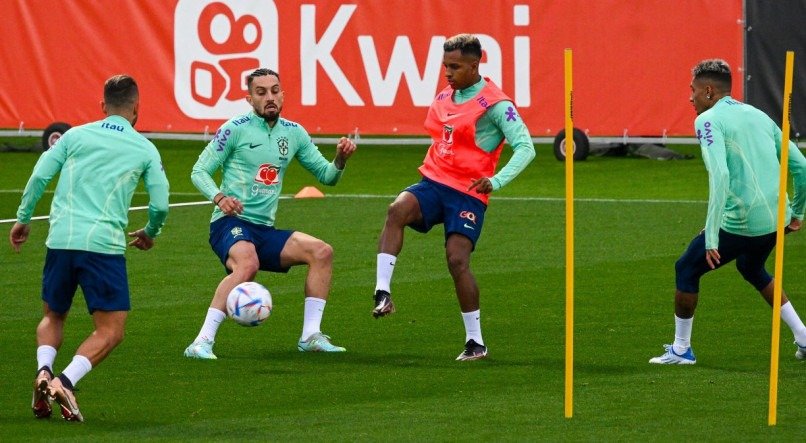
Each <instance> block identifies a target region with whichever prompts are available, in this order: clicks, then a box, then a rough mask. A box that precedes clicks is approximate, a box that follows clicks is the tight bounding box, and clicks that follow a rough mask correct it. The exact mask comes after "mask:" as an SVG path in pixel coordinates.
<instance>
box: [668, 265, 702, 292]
mask: <svg viewBox="0 0 806 443" xmlns="http://www.w3.org/2000/svg"><path fill="white" fill-rule="evenodd" d="M674 274H675V287H676V288H677V289H678V290H679V291H682V292H688V293H697V292H700V291H699V286H700V275H698V274H697V273H696V272H694V270H693V269H692V267H691V265H690V264H689V263H688V262H687V261H686V260H685V259H684V257H681V258H679V259H678V260H677V261H676V262H675V264H674Z"/></svg>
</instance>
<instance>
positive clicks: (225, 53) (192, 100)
mask: <svg viewBox="0 0 806 443" xmlns="http://www.w3.org/2000/svg"><path fill="white" fill-rule="evenodd" d="M174 14H175V15H174V60H175V67H174V69H175V71H174V97H175V98H176V103H177V104H178V105H179V109H181V110H182V112H184V113H185V114H186V115H187V116H188V117H192V118H203V119H228V118H230V117H232V115H233V114H237V113H240V112H244V111H245V110H246V109H248V108H247V107H248V105H247V104H246V103H245V100H244V97H245V96H246V94H247V90H246V77H247V76H248V75H249V73H250V72H252V71H254V70H255V69H257V68H270V69H274V70H277V69H278V64H279V62H278V60H279V57H278V47H279V43H278V31H277V29H278V27H279V24H278V19H277V6H276V5H275V4H274V2H273V1H271V0H264V1H259V2H256V1H250V0H227V1H226V2H223V1H216V0H179V2H178V4H177V5H176V10H175V12H174Z"/></svg>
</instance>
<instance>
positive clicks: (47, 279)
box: [42, 248, 131, 314]
mask: <svg viewBox="0 0 806 443" xmlns="http://www.w3.org/2000/svg"><path fill="white" fill-rule="evenodd" d="M79 286H81V290H82V292H84V300H86V302H87V310H88V311H89V312H90V314H92V313H93V312H95V311H128V310H129V309H131V305H130V302H129V280H128V278H127V276H126V258H125V257H124V256H123V254H101V253H99V252H88V251H74V250H69V249H50V248H48V251H47V254H46V255H45V269H44V271H43V272H42V300H43V301H44V302H45V303H47V304H48V307H49V308H50V310H51V311H54V312H58V313H59V314H65V313H67V311H69V310H70V306H71V305H72V304H73V297H74V296H75V295H76V289H78V287H79Z"/></svg>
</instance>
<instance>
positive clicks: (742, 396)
mask: <svg viewBox="0 0 806 443" xmlns="http://www.w3.org/2000/svg"><path fill="white" fill-rule="evenodd" d="M158 146H159V147H160V150H161V153H162V156H163V161H164V163H165V166H166V171H167V172H168V175H169V178H170V180H171V187H172V192H173V193H174V194H173V197H172V202H183V201H198V200H199V199H200V198H199V195H198V194H197V193H196V191H195V188H194V187H193V185H192V184H191V183H190V179H189V170H190V167H191V166H192V164H193V162H194V161H195V159H196V157H197V156H198V153H199V151H200V149H201V146H202V144H201V143H199V142H176V141H160V142H158ZM424 149H425V148H424V147H421V146H416V147H393V148H390V147H370V146H361V147H360V149H359V151H358V153H357V154H356V155H355V157H354V158H353V159H351V161H350V164H349V166H348V171H347V172H346V173H345V176H344V178H343V180H342V182H341V183H340V184H339V185H337V187H335V188H323V187H320V189H323V190H324V191H325V193H326V194H331V197H330V198H325V199H323V200H320V199H315V200H283V201H282V202H281V203H280V209H279V211H278V225H279V226H280V227H292V228H294V229H298V230H302V231H304V232H307V233H310V234H312V235H315V236H318V237H320V238H323V239H325V240H326V241H328V242H329V243H331V244H332V245H333V246H334V248H335V251H336V256H335V263H334V280H333V289H332V291H331V300H330V301H329V303H328V305H327V309H326V312H325V317H324V322H323V330H324V332H326V333H328V334H330V335H331V336H332V337H333V340H334V342H335V343H336V344H340V345H344V346H346V347H347V349H348V352H347V353H346V354H344V355H315V354H313V355H312V354H302V353H299V352H298V351H297V350H296V346H295V344H296V340H297V339H298V335H299V332H300V327H301V322H302V318H301V317H302V303H303V295H302V283H303V279H304V275H305V269H303V268H299V267H298V268H294V269H293V270H292V271H291V272H290V273H289V274H287V275H279V274H268V273H260V274H259V275H258V278H257V280H258V281H260V282H262V283H263V284H265V285H266V286H267V287H268V288H269V289H270V290H271V291H272V294H273V298H274V303H275V310H274V312H273V315H272V317H271V318H270V319H269V320H268V321H267V322H266V323H265V324H264V325H261V326H260V327H257V328H243V327H239V326H237V325H235V324H234V323H231V322H227V323H225V324H224V325H223V326H222V328H221V330H220V332H219V334H218V337H217V344H216V353H217V355H218V356H219V360H217V361H215V362H201V361H191V360H187V359H185V358H184V357H182V350H183V349H184V347H185V346H186V345H187V344H188V343H189V342H190V341H191V340H192V339H193V338H194V337H195V335H196V333H197V332H198V328H199V326H200V325H201V322H202V320H203V317H204V313H205V311H206V307H207V305H208V303H209V299H210V296H211V292H212V290H213V288H214V287H215V285H216V284H217V283H218V281H219V279H220V278H221V277H222V275H223V274H222V270H221V267H220V265H219V264H218V262H217V260H216V258H215V257H214V255H213V254H212V252H211V251H210V250H209V246H208V244H207V229H208V223H207V221H208V219H209V211H210V209H211V207H210V206H207V205H204V206H188V207H177V208H172V210H171V213H170V215H169V220H168V225H167V226H166V228H165V230H164V235H163V236H161V237H160V238H159V239H158V240H157V246H156V247H155V249H154V250H152V251H148V252H142V251H135V250H133V251H130V252H128V254H127V260H128V267H129V276H130V285H131V292H132V305H133V310H132V312H131V313H130V316H129V320H128V324H127V336H126V340H125V341H124V342H123V344H121V345H120V347H118V348H117V349H116V350H115V351H114V352H113V353H112V354H111V355H110V357H109V358H108V359H107V360H106V361H104V362H103V363H102V364H101V365H100V366H99V367H98V368H96V369H95V370H93V371H92V372H91V373H90V374H89V375H88V376H87V377H85V378H84V379H82V380H81V382H80V384H79V391H78V392H77V396H78V401H79V404H80V406H81V410H82V412H83V414H84V416H85V417H86V420H87V422H86V423H84V424H81V425H76V424H71V423H63V422H62V421H61V420H60V419H57V418H56V417H54V418H53V419H51V420H45V421H40V420H35V419H33V417H32V416H31V413H30V410H29V408H28V405H29V399H30V389H31V382H32V379H33V375H34V370H35V369H36V368H35V366H36V361H35V353H34V351H35V340H34V329H35V327H36V324H37V322H38V321H39V318H40V315H41V308H40V305H41V301H40V300H39V297H38V293H39V287H40V281H41V268H42V263H43V260H44V247H43V243H44V238H45V235H46V231H47V224H46V223H45V222H44V221H38V222H34V225H33V230H32V235H31V239H30V240H29V242H28V243H27V244H26V245H25V246H24V250H23V252H22V253H21V254H14V253H13V252H11V251H10V248H8V247H4V248H0V263H1V264H2V269H3V270H4V271H5V272H4V273H3V277H2V281H3V288H4V291H3V295H2V296H0V324H2V325H3V332H2V334H0V355H2V356H3V357H2V359H0V362H2V363H0V392H2V393H3V394H4V395H3V396H2V398H0V410H2V411H3V413H2V414H0V439H2V440H4V441H15V440H80V441H108V440H126V441H130V440H133V439H138V440H163V441H171V440H189V439H194V440H209V441H212V440H215V441H223V440H245V439H264V440H272V441H311V440H313V441H356V440H367V441H412V440H417V441H421V440H428V441H457V440H471V439H473V440H488V441H524V440H546V441H557V440H572V441H574V440H632V441H635V440H641V441H667V440H695V439H696V440H715V441H719V440H723V441H728V440H732V441H735V440H741V441H762V440H763V441H769V440H778V441H796V440H800V439H801V438H802V436H803V433H804V430H806V425H804V423H806V413H804V410H803V408H802V401H801V396H802V394H803V392H806V379H804V377H803V376H802V375H803V371H804V370H806V365H805V364H804V362H800V361H796V360H795V359H794V357H793V353H794V347H793V346H792V344H791V334H790V333H789V331H788V329H787V328H785V327H784V328H782V331H781V359H780V374H779V380H780V382H779V393H778V425H777V426H775V427H770V426H767V405H768V403H767V402H768V389H769V366H770V310H769V309H768V308H767V307H766V305H765V304H764V303H763V302H762V301H761V298H760V297H758V296H757V295H756V294H755V291H753V290H752V288H751V287H750V286H749V285H747V284H746V283H745V282H744V281H742V280H741V277H740V276H739V274H738V273H737V272H736V270H735V269H734V268H733V267H732V266H729V267H727V268H726V269H722V270H720V271H718V272H715V273H712V274H710V275H708V276H706V277H705V278H704V279H703V284H702V297H701V300H700V306H699V309H698V311H697V316H696V321H695V326H694V335H693V343H694V348H695V351H696V352H697V357H698V363H697V365H695V366H693V367H656V366H650V365H649V364H647V360H648V359H649V358H650V357H652V356H655V355H658V354H659V353H661V352H662V348H661V346H660V345H661V344H663V343H668V342H669V341H670V340H671V339H672V338H673V337H672V336H673V322H672V312H673V311H672V307H673V303H672V290H673V281H674V269H673V264H674V261H675V260H676V258H677V256H678V255H679V254H680V253H681V252H682V251H683V249H684V248H685V246H686V245H687V244H688V241H689V240H690V238H691V237H692V236H693V235H695V234H696V233H697V232H698V231H699V229H700V228H701V227H702V224H703V222H704V217H705V210H706V205H705V203H704V200H705V198H706V197H707V177H706V174H705V171H704V168H703V166H702V162H701V160H688V161H670V162H659V161H652V160H645V159H637V158H609V157H602V158H591V159H589V160H588V161H586V162H580V163H578V164H577V165H576V169H575V175H576V182H575V190H576V196H577V199H578V200H577V202H576V203H575V208H576V238H575V243H576V278H575V285H576V294H575V299H576V305H575V308H576V311H575V314H576V315H575V326H576V327H575V336H574V338H575V372H574V376H575V377H574V381H575V383H574V416H573V418H571V419H566V418H564V416H563V380H564V343H565V335H564V315H565V314H564V306H565V305H564V297H565V295H564V278H565V277H564V275H565V273H564V272H565V271H564V202H563V200H562V197H563V195H564V181H563V164H562V163H561V162H557V161H556V160H554V158H553V156H552V154H551V153H550V148H549V147H545V146H540V147H538V157H537V158H536V160H535V162H534V163H533V164H532V165H530V167H529V168H528V170H527V171H525V172H524V174H523V175H522V176H520V177H518V179H516V181H515V182H513V183H512V184H511V185H510V186H508V187H506V188H505V189H503V190H501V191H500V192H499V193H497V194H496V196H494V197H493V200H492V202H491V206H490V209H489V210H488V212H487V217H486V218H487V222H486V223H485V228H484V234H483V235H482V238H481V240H480V242H479V244H478V249H477V251H476V253H474V255H473V263H472V267H473V270H474V272H475V275H476V278H477V280H478V283H479V286H480V288H481V293H482V299H481V301H482V313H483V318H482V321H483V327H484V338H485V341H486V342H487V345H488V346H489V348H490V356H489V358H488V359H487V360H484V361H479V362H471V363H465V364H463V363H459V362H455V361H453V358H454V357H455V356H456V355H457V354H458V353H459V352H460V351H461V349H462V342H463V340H464V334H463V328H462V323H461V317H460V315H459V312H458V306H457V303H456V300H455V295H454V293H453V285H452V282H451V279H450V276H449V275H448V272H447V269H446V266H445V260H444V250H443V248H442V244H443V236H442V232H441V229H436V230H435V231H434V232H432V233H430V234H429V235H419V234H416V233H414V232H413V231H407V234H406V244H405V247H404V250H403V253H402V254H401V255H400V258H399V261H398V266H397V270H396V274H395V277H394V280H393V293H394V296H395V301H396V304H397V306H398V312H397V313H396V314H394V315H393V316H391V317H389V318H384V319H380V320H374V319H373V318H372V317H371V315H370V309H371V305H372V302H371V293H372V289H373V286H374V271H375V270H374V264H375V253H376V242H377V237H378V234H379V232H380V228H381V225H382V223H383V218H384V214H385V210H386V206H387V205H388V204H389V203H390V202H391V200H392V198H393V196H394V195H395V194H396V193H397V192H399V191H400V189H402V188H403V187H405V186H406V185H408V184H410V183H412V182H414V181H416V180H417V178H418V176H417V172H416V167H417V166H418V165H419V164H420V162H421V160H422V157H423V154H424ZM677 149H679V150H681V151H685V152H690V153H694V154H697V148H696V147H691V146H682V147H677ZM322 150H323V152H324V153H325V155H327V156H332V154H333V150H332V148H331V147H323V149H322ZM505 155H506V154H505ZM0 158H2V164H3V165H4V166H3V174H0V191H4V192H0V218H3V219H7V218H13V217H14V212H15V208H16V206H17V205H18V204H19V193H18V192H14V191H13V190H15V189H21V188H22V187H24V184H25V180H26V179H27V177H28V175H29V173H30V170H31V167H32V166H33V163H34V162H35V161H36V154H30V153H20V152H7V153H3V154H0ZM505 160H506V159H505V158H504V159H502V161H505ZM292 168H293V169H292V170H291V171H289V172H288V175H287V177H286V178H287V181H286V184H285V188H284V192H285V193H293V192H296V191H297V190H298V189H300V188H301V187H303V186H306V185H314V184H315V183H314V179H313V178H312V177H311V176H310V175H309V174H307V173H306V172H304V171H302V170H301V169H300V168H299V167H298V165H294V166H292ZM51 189H52V188H51ZM333 194H338V195H339V196H333ZM496 197H497V198H496ZM49 198H50V194H48V195H46V197H45V198H44V199H43V201H42V202H40V205H39V207H38V211H37V214H45V213H46V211H47V208H48V199H49ZM655 200H657V201H655ZM146 201H147V199H146V197H145V196H143V195H137V196H136V197H135V201H134V202H133V204H134V205H143V204H145V203H146ZM130 222H131V226H132V228H136V227H139V226H141V225H142V224H143V223H144V222H145V214H144V212H142V211H139V212H133V213H132V214H131V217H130ZM0 226H2V227H4V229H6V230H7V229H8V228H10V225H9V224H3V225H0ZM6 232H7V231H6ZM803 235H804V234H798V235H792V236H788V238H787V249H786V251H787V255H786V264H785V275H784V281H785V286H786V288H787V292H788V295H789V296H790V298H791V299H792V300H793V302H794V304H795V307H796V308H797V309H799V310H800V311H801V314H802V315H803V314H806V277H804V276H803V273H801V272H799V270H800V269H803V266H804V264H806V254H804V253H803V246H804V242H805V241H806V240H804V236H803ZM768 267H769V269H770V271H772V269H773V260H772V259H771V260H770V262H769V263H768ZM91 330H92V325H91V319H90V317H89V316H88V315H86V310H85V306H84V303H83V300H82V299H81V297H80V296H79V297H78V298H77V300H76V303H75V305H74V309H73V312H72V314H71V316H70V320H69V321H68V323H67V328H66V334H65V342H64V345H63V347H62V350H61V353H60V355H59V357H58V359H57V362H56V369H57V371H58V370H61V369H63V368H64V366H65V365H66V364H67V363H68V362H69V359H70V357H71V356H72V353H73V352H74V351H75V348H76V347H77V346H78V344H79V343H80V341H81V340H82V339H83V337H84V336H86V334H88V333H89V332H90V331H91ZM56 414H58V412H57V413H56Z"/></svg>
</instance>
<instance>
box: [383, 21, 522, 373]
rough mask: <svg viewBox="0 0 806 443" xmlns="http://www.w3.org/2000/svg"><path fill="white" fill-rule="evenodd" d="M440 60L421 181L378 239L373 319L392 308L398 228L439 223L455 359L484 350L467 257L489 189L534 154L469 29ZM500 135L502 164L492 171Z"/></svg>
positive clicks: (395, 207)
mask: <svg viewBox="0 0 806 443" xmlns="http://www.w3.org/2000/svg"><path fill="white" fill-rule="evenodd" d="M443 50H444V51H445V53H444V55H443V58H442V64H443V66H444V67H445V78H446V79H447V80H448V86H447V87H446V88H445V89H443V90H442V91H441V92H440V93H439V94H437V96H436V97H435V98H434V102H433V103H432V104H431V108H430V109H429V110H428V115H427V117H426V119H425V129H426V130H427V131H428V133H429V135H430V136H431V139H432V144H431V147H430V148H429V149H428V153H427V154H426V157H425V160H424V161H423V165H422V166H420V168H419V171H420V174H422V176H423V178H422V180H421V181H420V182H419V183H416V184H414V185H411V186H409V187H408V188H406V189H405V190H403V192H401V193H400V195H398V196H397V198H396V199H395V201H394V202H393V203H392V204H391V205H390V206H389V210H388V212H387V215H386V223H385V225H384V227H383V231H381V237H380V240H379V242H378V259H377V282H376V287H375V296H374V299H375V308H374V309H373V311H372V315H373V316H375V317H376V318H378V317H382V316H385V315H388V314H391V313H392V312H394V311H395V306H394V303H392V296H391V295H390V293H391V290H390V282H391V279H392V272H393V271H394V267H395V263H396V261H397V256H398V254H400V251H401V250H402V249H403V230H404V229H405V227H406V226H409V227H411V228H412V229H414V230H416V231H419V232H428V231H429V230H431V228H432V227H433V226H434V225H438V224H444V225H445V251H446V257H447V261H448V269H449V270H450V273H451V276H452V277H453V282H454V286H455V288H456V296H457V298H458V299H459V307H460V308H461V311H462V318H463V319H464V324H465V349H464V351H463V352H462V353H461V354H459V357H457V358H456V359H457V360H477V359H480V358H484V357H485V356H486V355H487V347H486V346H485V344H484V340H483V339H482V336H481V322H480V318H481V315H480V310H479V288H478V285H477V284H476V279H475V277H474V276H473V273H472V272H471V271H470V254H471V253H472V252H473V249H474V248H475V246H476V242H477V240H478V238H479V235H480V234H481V228H482V225H483V224H484V213H485V211H486V209H487V203H488V200H489V195H490V193H491V192H493V191H496V190H498V189H500V188H502V187H503V186H505V185H506V184H507V183H509V182H510V181H512V179H514V178H515V177H516V176H517V175H518V174H519V173H520V172H521V171H523V170H524V169H525V168H526V166H527V165H528V164H529V162H531V161H532V159H533V158H534V156H535V148H534V144H533V143H532V138H531V136H530V135H529V130H528V129H527V128H526V125H525V124H524V123H523V120H521V118H520V116H519V115H518V112H517V109H516V108H515V105H514V104H513V103H512V100H510V99H509V97H507V96H506V94H504V93H503V92H502V91H501V90H500V89H499V88H498V87H497V86H496V85H494V84H493V83H492V81H490V80H489V79H487V78H483V77H482V76H481V75H480V74H479V61H480V60H481V55H482V52H481V43H480V42H479V40H478V38H476V37H475V36H473V35H470V34H459V35H456V36H453V37H451V38H449V39H448V40H447V41H445V44H444V45H443ZM504 140H506V141H508V142H509V144H510V146H512V150H513V151H514V152H513V155H512V157H511V159H510V160H509V162H507V164H506V165H505V166H504V167H503V168H501V170H500V171H498V173H496V172H495V169H496V165H497V164H498V158H499V157H500V155H501V150H502V148H503V145H504Z"/></svg>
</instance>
